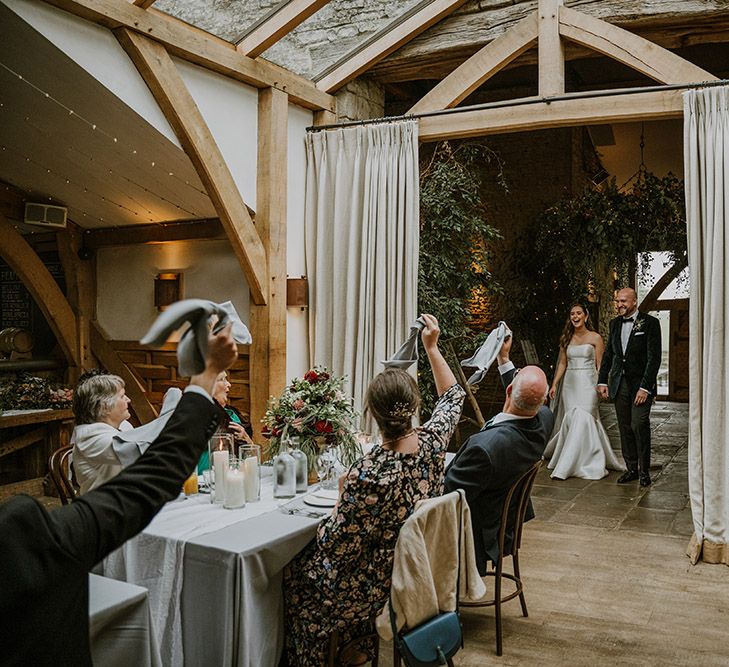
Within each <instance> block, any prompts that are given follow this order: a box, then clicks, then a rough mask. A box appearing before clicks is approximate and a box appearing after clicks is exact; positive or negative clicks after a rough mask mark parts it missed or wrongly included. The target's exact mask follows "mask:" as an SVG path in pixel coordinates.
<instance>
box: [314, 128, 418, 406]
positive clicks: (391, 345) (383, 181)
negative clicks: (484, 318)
mask: <svg viewBox="0 0 729 667" xmlns="http://www.w3.org/2000/svg"><path fill="white" fill-rule="evenodd" d="M306 151H307V167H306V213H305V228H306V267H307V274H308V278H309V287H310V289H309V310H310V313H309V342H310V361H311V362H312V364H320V365H324V366H327V367H328V368H329V369H330V370H331V371H332V372H333V373H335V374H337V375H347V376H348V377H349V388H350V391H351V395H352V396H353V397H354V400H355V407H356V408H357V409H358V410H361V408H362V398H363V396H364V393H365V391H366V389H367V385H368V384H369V382H370V380H371V379H372V378H373V377H374V376H375V375H376V374H377V373H379V372H380V371H381V370H383V367H382V365H381V363H380V362H381V361H382V360H384V359H387V358H388V357H389V356H390V355H391V354H392V353H393V352H394V351H395V350H396V349H397V348H398V346H399V345H400V344H401V343H402V342H403V340H404V339H405V338H406V337H407V335H408V333H409V325H410V323H411V322H412V321H413V320H414V319H415V318H416V317H417V296H418V247H419V219H418V208H419V207H418V202H419V191H418V188H419V179H418V126H417V122H416V121H404V122H396V123H383V124H377V125H367V126H358V127H351V128H342V129H338V130H329V131H319V132H310V133H309V134H308V135H307V138H306Z"/></svg>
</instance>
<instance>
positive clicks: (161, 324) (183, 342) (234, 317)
mask: <svg viewBox="0 0 729 667" xmlns="http://www.w3.org/2000/svg"><path fill="white" fill-rule="evenodd" d="M213 315H216V316H217V318H218V321H217V322H216V323H215V326H214V328H213V332H215V333H217V332H218V331H221V330H222V329H224V328H225V327H226V326H227V325H228V324H229V323H230V322H232V323H233V330H232V335H233V339H234V340H235V342H236V343H242V344H249V343H250V342H251V341H252V338H251V334H250V332H249V331H248V327H246V325H245V324H243V322H242V321H241V319H240V317H239V316H238V313H237V312H236V310H235V307H234V306H233V304H232V303H231V302H230V301H226V302H225V303H215V302H213V301H207V300H205V299H185V300H183V301H177V302H176V303H173V304H172V305H171V306H169V307H168V308H167V310H165V311H164V312H163V313H161V314H160V316H159V317H158V318H157V319H156V320H155V322H154V324H153V325H152V326H151V327H150V329H149V331H148V332H147V333H146V334H145V335H144V338H142V340H141V341H139V342H140V343H142V345H162V343H164V342H165V341H166V340H167V339H168V338H169V335H170V334H171V333H172V332H173V331H176V330H177V329H179V328H180V327H181V326H182V325H183V324H185V323H186V322H189V324H190V328H189V329H187V330H186V331H185V332H184V333H183V334H182V337H181V338H180V342H179V343H178V344H177V365H178V371H179V374H180V375H181V376H183V377H189V376H192V375H197V374H198V373H202V372H203V371H204V370H205V354H206V353H207V351H208V331H209V328H208V325H209V322H210V318H211V317H212V316H213Z"/></svg>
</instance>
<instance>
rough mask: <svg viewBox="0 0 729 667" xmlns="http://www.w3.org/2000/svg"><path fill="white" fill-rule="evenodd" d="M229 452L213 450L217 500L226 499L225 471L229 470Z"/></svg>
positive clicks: (220, 501)
mask: <svg viewBox="0 0 729 667" xmlns="http://www.w3.org/2000/svg"><path fill="white" fill-rule="evenodd" d="M229 457H230V455H229V453H228V451H227V450H217V451H214V452H213V470H214V471H215V502H216V503H222V502H224V501H225V473H226V471H227V470H228V460H229Z"/></svg>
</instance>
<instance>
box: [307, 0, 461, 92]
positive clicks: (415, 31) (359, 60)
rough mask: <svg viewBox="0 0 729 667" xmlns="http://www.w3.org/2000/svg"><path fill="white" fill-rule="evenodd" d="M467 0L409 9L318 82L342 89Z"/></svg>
mask: <svg viewBox="0 0 729 667" xmlns="http://www.w3.org/2000/svg"><path fill="white" fill-rule="evenodd" d="M464 2H465V0H425V1H424V2H421V3H420V4H418V5H416V6H415V7H414V8H413V9H412V10H410V11H408V12H406V13H405V14H404V15H403V17H401V19H400V20H396V21H394V22H392V23H391V24H389V25H388V26H387V27H386V28H385V29H384V30H381V31H379V32H377V33H375V34H374V35H373V36H372V37H371V38H370V39H368V40H367V41H366V42H365V43H364V44H363V45H361V46H359V47H358V48H357V49H355V50H354V51H353V52H351V53H349V54H348V55H346V56H344V58H342V59H341V60H339V62H337V63H335V64H334V65H333V66H332V67H330V68H328V69H327V70H325V71H324V72H323V73H322V74H321V75H320V76H319V77H316V79H315V80H316V85H317V87H318V88H319V89H320V90H323V91H326V92H327V93H331V92H334V91H336V90H338V89H339V88H341V87H342V86H343V85H344V84H346V83H347V82H348V81H351V80H352V79H354V78H355V77H356V76H358V75H360V74H362V72H364V71H366V70H367V69H369V68H370V67H371V66H372V65H374V64H375V63H376V62H379V61H380V60H382V59H383V58H384V57H385V56H387V55H389V54H390V53H392V52H393V51H395V50H396V49H398V48H400V47H401V46H402V45H403V44H405V43H407V42H409V41H410V40H411V39H413V38H414V37H416V36H417V35H419V34H420V33H421V32H424V31H425V30H427V29H428V28H430V26H432V25H434V24H435V23H437V22H438V21H440V20H441V19H442V18H443V17H445V16H448V14H450V13H451V12H452V11H453V10H455V9H457V8H458V7H460V6H461V5H462V4H463V3H464Z"/></svg>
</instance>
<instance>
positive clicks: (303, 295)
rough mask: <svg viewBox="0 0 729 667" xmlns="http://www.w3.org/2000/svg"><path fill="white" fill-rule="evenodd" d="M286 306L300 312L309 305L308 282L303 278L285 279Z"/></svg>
mask: <svg viewBox="0 0 729 667" xmlns="http://www.w3.org/2000/svg"><path fill="white" fill-rule="evenodd" d="M286 305H287V306H299V307H300V308H301V309H302V310H303V309H304V308H306V307H307V306H308V305H309V281H308V280H307V279H306V277H305V276H301V278H287V279H286Z"/></svg>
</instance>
